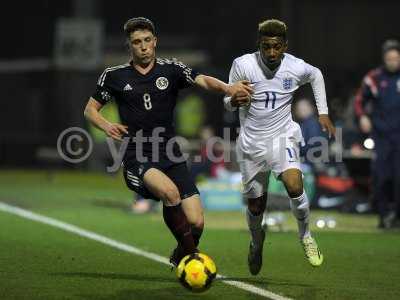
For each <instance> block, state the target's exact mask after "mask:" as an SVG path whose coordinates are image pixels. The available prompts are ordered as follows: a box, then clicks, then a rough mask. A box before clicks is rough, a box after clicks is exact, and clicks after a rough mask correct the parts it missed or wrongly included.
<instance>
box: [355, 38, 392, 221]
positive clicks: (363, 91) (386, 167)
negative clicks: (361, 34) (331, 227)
mask: <svg viewBox="0 0 400 300" xmlns="http://www.w3.org/2000/svg"><path fill="white" fill-rule="evenodd" d="M382 50H383V61H384V65H383V66H381V67H379V68H376V69H373V70H371V71H370V72H368V74H367V75H366V76H365V77H364V79H363V82H362V85H361V88H360V89H359V91H358V93H357V96H356V100H355V112H356V115H357V116H358V118H359V122H360V129H361V131H362V132H363V133H365V134H371V137H372V138H373V140H374V141H375V154H376V159H375V160H374V161H373V163H372V172H371V173H372V179H373V186H374V196H375V199H376V201H377V204H378V211H379V215H380V222H379V227H380V228H391V227H392V226H393V225H394V224H395V221H396V218H397V219H398V218H399V217H400V117H399V116H400V43H399V42H398V41H396V40H388V41H386V42H385V43H384V44H383V49H382ZM390 202H393V204H394V206H397V207H395V208H392V209H391V208H390ZM396 210H397V216H396Z"/></svg>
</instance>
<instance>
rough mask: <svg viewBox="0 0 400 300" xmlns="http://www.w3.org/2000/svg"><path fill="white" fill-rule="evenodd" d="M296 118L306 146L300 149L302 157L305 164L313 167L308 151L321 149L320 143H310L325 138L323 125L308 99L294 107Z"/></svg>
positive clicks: (302, 100)
mask: <svg viewBox="0 0 400 300" xmlns="http://www.w3.org/2000/svg"><path fill="white" fill-rule="evenodd" d="M293 111H294V116H295V119H296V121H297V122H298V123H299V125H300V128H301V133H302V134H303V138H304V145H303V146H301V147H300V155H301V156H302V157H304V158H305V161H304V162H305V163H307V164H309V165H311V166H312V165H313V162H312V161H309V160H308V157H307V155H306V154H307V151H308V150H310V149H311V148H312V147H320V146H321V145H320V144H319V143H310V139H311V138H313V137H319V136H324V133H323V131H322V129H321V125H320V123H319V122H318V116H317V114H316V111H315V109H314V105H313V104H312V103H311V101H310V100H308V99H305V98H304V99H300V100H298V101H297V102H296V103H295V105H294V110H293Z"/></svg>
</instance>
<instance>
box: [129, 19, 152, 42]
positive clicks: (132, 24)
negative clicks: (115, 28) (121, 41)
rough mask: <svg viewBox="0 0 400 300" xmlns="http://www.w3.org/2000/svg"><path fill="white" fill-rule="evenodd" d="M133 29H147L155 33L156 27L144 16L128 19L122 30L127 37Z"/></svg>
mask: <svg viewBox="0 0 400 300" xmlns="http://www.w3.org/2000/svg"><path fill="white" fill-rule="evenodd" d="M135 30H149V31H151V33H153V34H154V35H155V33H156V29H155V27H154V24H153V22H152V21H150V20H149V19H147V18H144V17H137V18H132V19H129V20H128V21H126V22H125V24H124V32H125V34H126V36H127V37H129V36H130V34H131V33H132V32H134V31H135Z"/></svg>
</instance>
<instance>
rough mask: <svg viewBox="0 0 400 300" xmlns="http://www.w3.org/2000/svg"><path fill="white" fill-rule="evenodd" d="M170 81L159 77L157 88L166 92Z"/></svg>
mask: <svg viewBox="0 0 400 300" xmlns="http://www.w3.org/2000/svg"><path fill="white" fill-rule="evenodd" d="M168 84H169V82H168V79H167V78H165V77H158V78H157V80H156V86H157V87H158V89H159V90H165V89H166V88H167V87H168Z"/></svg>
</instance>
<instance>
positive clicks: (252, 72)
mask: <svg viewBox="0 0 400 300" xmlns="http://www.w3.org/2000/svg"><path fill="white" fill-rule="evenodd" d="M286 33H287V26H286V24H285V23H283V22H281V21H279V20H275V19H272V20H267V21H264V22H262V23H260V24H259V29H258V48H259V49H258V51H257V52H254V53H250V54H245V55H243V56H241V57H238V58H236V59H235V60H234V61H233V64H232V68H231V71H230V74H229V82H230V83H234V82H237V81H240V80H247V81H249V82H250V83H251V84H252V87H253V91H254V93H253V94H252V96H251V99H249V97H248V95H245V94H242V93H238V94H235V95H233V96H232V97H225V98H224V101H225V106H226V108H227V109H229V110H235V109H237V108H238V109H239V118H240V133H239V137H238V139H237V149H236V152H237V156H238V163H239V166H240V171H241V173H242V183H243V196H244V197H245V198H246V199H247V203H248V204H247V211H246V217H247V223H248V227H249V230H250V233H251V242H250V249H249V255H248V265H249V270H250V273H251V274H253V275H256V274H258V273H259V272H260V269H261V266H262V252H263V244H264V239H265V231H264V229H263V228H262V226H261V222H262V219H263V213H264V210H265V207H266V200H267V189H268V177H269V174H270V172H271V171H272V172H274V173H275V175H276V176H277V177H278V178H279V179H280V180H281V181H282V182H283V184H284V185H285V188H286V190H287V193H288V195H289V197H290V207H291V209H292V212H293V214H294V216H295V218H296V219H297V223H298V228H299V237H300V242H301V245H302V246H303V248H304V251H305V255H306V258H307V259H308V261H309V262H310V264H311V265H312V266H320V265H321V264H322V262H323V256H322V254H321V252H320V251H319V249H318V245H317V243H316V241H315V240H314V239H313V238H312V236H311V234H310V230H309V225H308V223H309V214H310V208H309V202H308V199H307V195H306V194H305V192H304V189H303V179H302V172H301V169H300V158H299V143H300V142H302V140H303V137H302V134H301V130H300V126H299V125H298V124H297V123H295V122H294V121H293V120H292V114H291V103H292V99H293V93H294V92H295V91H296V90H297V89H298V88H299V87H300V86H301V85H304V84H306V83H311V86H312V88H313V92H314V97H315V100H316V105H317V109H318V113H319V122H320V124H321V126H322V129H323V130H324V131H327V132H328V133H329V136H332V135H334V134H335V128H334V127H333V125H332V123H331V121H330V119H329V117H328V107H327V103H326V93H325V84H324V79H323V76H322V74H321V71H320V70H319V69H318V68H315V67H313V66H311V65H309V64H307V63H306V62H304V61H303V60H301V59H299V58H296V57H294V56H293V55H290V54H287V53H285V52H286V50H287V46H288V41H287V38H286Z"/></svg>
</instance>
